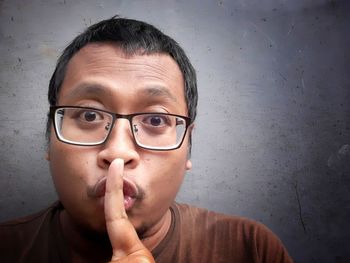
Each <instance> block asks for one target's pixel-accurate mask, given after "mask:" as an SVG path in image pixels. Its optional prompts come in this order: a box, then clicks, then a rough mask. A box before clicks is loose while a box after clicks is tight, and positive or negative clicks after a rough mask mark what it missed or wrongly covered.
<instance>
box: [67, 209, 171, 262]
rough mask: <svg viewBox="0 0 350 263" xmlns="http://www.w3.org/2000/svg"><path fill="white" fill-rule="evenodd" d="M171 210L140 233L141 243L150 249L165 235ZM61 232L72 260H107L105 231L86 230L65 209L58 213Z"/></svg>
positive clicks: (109, 247) (169, 221) (107, 241)
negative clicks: (102, 232) (103, 232)
mask: <svg viewBox="0 0 350 263" xmlns="http://www.w3.org/2000/svg"><path fill="white" fill-rule="evenodd" d="M171 220H172V218H171V212H170V210H169V209H168V211H167V212H166V214H165V215H164V216H163V217H162V218H161V220H159V221H158V222H157V223H156V224H154V225H153V226H152V227H150V228H148V229H147V231H145V232H144V233H143V234H142V239H141V241H142V243H143V244H144V246H145V247H146V248H147V249H148V250H149V251H152V250H153V249H154V248H155V247H156V246H157V245H158V244H159V243H160V242H161V241H162V240H163V239H164V237H165V236H166V234H167V232H168V230H169V228H170V225H171ZM60 222H61V226H62V232H63V236H64V238H65V240H66V241H67V245H68V247H69V248H70V252H71V256H72V258H73V261H72V262H75V263H80V262H94V263H96V262H108V261H109V260H110V259H111V256H112V247H111V244H110V242H109V238H108V235H107V233H105V234H101V233H96V232H93V231H87V229H86V228H83V227H81V226H78V225H77V224H76V223H74V221H73V220H72V218H71V217H70V215H69V214H68V213H67V212H66V210H62V212H61V213H60Z"/></svg>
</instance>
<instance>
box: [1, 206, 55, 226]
mask: <svg viewBox="0 0 350 263" xmlns="http://www.w3.org/2000/svg"><path fill="white" fill-rule="evenodd" d="M60 206H61V204H60V203H59V202H55V203H53V204H52V205H51V206H49V207H47V208H45V209H43V210H41V211H39V212H37V213H35V214H32V215H28V216H24V217H20V218H16V219H12V220H8V221H5V222H2V223H0V231H1V232H2V231H11V230H15V229H17V228H19V229H24V228H27V227H29V226H36V225H40V224H41V223H42V222H43V220H45V219H46V218H47V217H49V216H51V215H52V214H53V213H54V212H55V211H56V210H58V209H60Z"/></svg>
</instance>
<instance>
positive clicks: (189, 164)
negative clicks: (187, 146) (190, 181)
mask: <svg viewBox="0 0 350 263" xmlns="http://www.w3.org/2000/svg"><path fill="white" fill-rule="evenodd" d="M191 169H192V162H191V160H187V161H186V170H187V171H189V170H191Z"/></svg>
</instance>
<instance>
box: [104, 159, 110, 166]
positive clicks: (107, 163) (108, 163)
mask: <svg viewBox="0 0 350 263" xmlns="http://www.w3.org/2000/svg"><path fill="white" fill-rule="evenodd" d="M103 164H104V165H106V166H107V167H108V166H109V165H110V164H111V162H110V161H108V160H106V159H104V160H103Z"/></svg>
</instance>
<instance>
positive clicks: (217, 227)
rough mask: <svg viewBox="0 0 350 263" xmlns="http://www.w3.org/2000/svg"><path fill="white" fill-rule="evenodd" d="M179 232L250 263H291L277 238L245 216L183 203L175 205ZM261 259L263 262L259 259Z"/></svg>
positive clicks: (258, 223)
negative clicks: (231, 252)
mask: <svg viewBox="0 0 350 263" xmlns="http://www.w3.org/2000/svg"><path fill="white" fill-rule="evenodd" d="M175 209H177V210H178V213H179V218H180V221H181V225H183V230H184V232H186V229H187V231H188V229H192V230H195V232H196V233H195V234H194V233H193V231H192V233H193V234H192V238H195V239H197V241H198V242H203V240H207V241H205V242H208V243H211V244H208V246H218V245H219V247H221V248H220V250H222V248H224V247H226V252H225V253H230V251H235V253H236V255H237V253H238V254H239V253H241V254H242V255H241V256H242V258H244V259H248V258H251V259H252V260H253V259H254V260H253V262H292V260H291V259H290V257H289V255H288V253H287V251H286V249H285V248H284V246H283V244H282V242H281V241H280V239H279V238H278V237H277V236H276V235H275V234H274V233H273V232H272V231H271V230H270V229H269V228H267V227H266V226H265V225H263V224H262V223H260V222H257V221H255V220H251V219H248V218H246V217H241V216H234V215H227V214H222V213H216V212H213V211H209V210H207V209H202V208H197V207H193V206H190V205H187V204H175ZM263 259H264V260H263Z"/></svg>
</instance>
